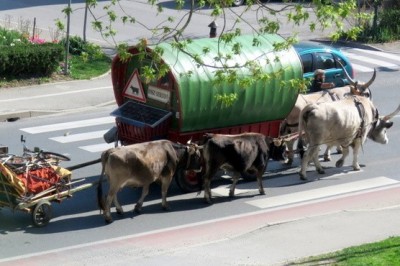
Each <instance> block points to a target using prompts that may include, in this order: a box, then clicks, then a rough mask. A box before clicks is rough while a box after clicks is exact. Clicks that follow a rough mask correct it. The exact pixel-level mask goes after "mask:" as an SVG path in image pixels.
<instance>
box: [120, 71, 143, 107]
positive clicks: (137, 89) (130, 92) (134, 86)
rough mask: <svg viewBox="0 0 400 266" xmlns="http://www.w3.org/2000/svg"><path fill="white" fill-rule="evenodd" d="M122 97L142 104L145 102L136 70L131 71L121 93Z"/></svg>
mask: <svg viewBox="0 0 400 266" xmlns="http://www.w3.org/2000/svg"><path fill="white" fill-rule="evenodd" d="M122 95H123V96H124V97H127V98H130V99H134V100H137V101H139V102H142V103H145V102H146V96H145V95H144V91H143V86H142V82H141V81H140V79H139V72H138V71H137V69H135V71H133V73H132V75H131V77H130V78H129V81H128V83H127V84H126V86H125V89H124V90H123V92H122Z"/></svg>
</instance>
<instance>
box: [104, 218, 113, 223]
mask: <svg viewBox="0 0 400 266" xmlns="http://www.w3.org/2000/svg"><path fill="white" fill-rule="evenodd" d="M104 222H105V223H106V224H111V223H112V222H113V219H111V218H109V219H105V220H104Z"/></svg>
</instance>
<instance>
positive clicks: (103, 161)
mask: <svg viewBox="0 0 400 266" xmlns="http://www.w3.org/2000/svg"><path fill="white" fill-rule="evenodd" d="M109 154H110V152H109V150H107V151H105V152H103V153H102V154H101V174H100V179H99V182H98V184H97V204H98V206H99V208H100V212H101V211H102V210H103V211H104V209H105V202H104V198H103V178H104V175H105V167H106V162H107V160H108V156H109Z"/></svg>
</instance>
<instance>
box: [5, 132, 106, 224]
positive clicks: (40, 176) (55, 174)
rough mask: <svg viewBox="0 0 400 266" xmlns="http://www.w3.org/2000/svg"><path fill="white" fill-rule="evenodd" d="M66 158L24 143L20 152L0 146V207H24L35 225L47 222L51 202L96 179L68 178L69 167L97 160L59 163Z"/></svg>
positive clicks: (83, 187) (59, 200)
mask: <svg viewBox="0 0 400 266" xmlns="http://www.w3.org/2000/svg"><path fill="white" fill-rule="evenodd" d="M21 140H22V137H21ZM67 160H70V159H69V158H68V157H67V156H64V155H62V154H58V153H54V152H47V151H40V150H36V151H31V150H29V149H27V148H26V147H25V145H24V153H23V155H22V156H18V155H13V154H9V153H8V147H6V146H2V147H0V208H1V207H8V208H10V209H11V210H13V211H14V210H21V211H26V212H28V213H31V214H32V220H33V224H34V225H35V226H38V227H42V226H45V225H47V224H48V223H49V221H50V219H51V217H52V209H51V202H61V201H62V200H64V199H65V198H68V197H71V196H72V194H73V193H75V192H77V191H80V190H84V189H87V188H90V187H92V186H93V185H94V184H95V183H97V182H94V183H83V184H79V183H82V182H83V181H84V179H79V180H72V179H71V171H72V170H73V169H77V168H80V167H82V166H86V165H90V164H94V163H97V162H99V160H95V161H92V162H88V163H84V164H80V165H78V166H73V167H70V168H68V169H67V168H63V167H61V166H59V162H60V161H67Z"/></svg>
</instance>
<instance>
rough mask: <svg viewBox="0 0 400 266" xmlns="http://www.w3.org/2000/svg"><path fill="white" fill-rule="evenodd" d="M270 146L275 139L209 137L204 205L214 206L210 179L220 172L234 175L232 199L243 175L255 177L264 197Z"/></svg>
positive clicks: (256, 135) (205, 150) (253, 135)
mask: <svg viewBox="0 0 400 266" xmlns="http://www.w3.org/2000/svg"><path fill="white" fill-rule="evenodd" d="M270 144H272V139H271V138H269V137H266V136H264V135H262V134H259V133H243V134H239V135H222V134H207V135H206V136H205V143H204V145H203V157H204V164H205V174H204V176H203V182H204V199H205V201H206V202H207V203H211V188H210V182H211V178H212V177H213V176H214V175H215V174H216V173H217V171H218V170H219V169H220V168H223V169H225V170H230V171H233V176H232V179H233V182H232V185H231V187H230V190H229V196H230V197H233V196H234V194H235V187H236V183H237V181H238V179H239V178H240V176H241V174H242V175H243V174H251V175H253V174H255V175H256V177H257V182H258V187H259V191H260V194H262V195H263V194H265V192H264V188H263V184H262V176H263V174H264V171H265V169H266V167H267V163H268V158H269V152H268V151H269V148H268V147H269V145H270Z"/></svg>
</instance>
